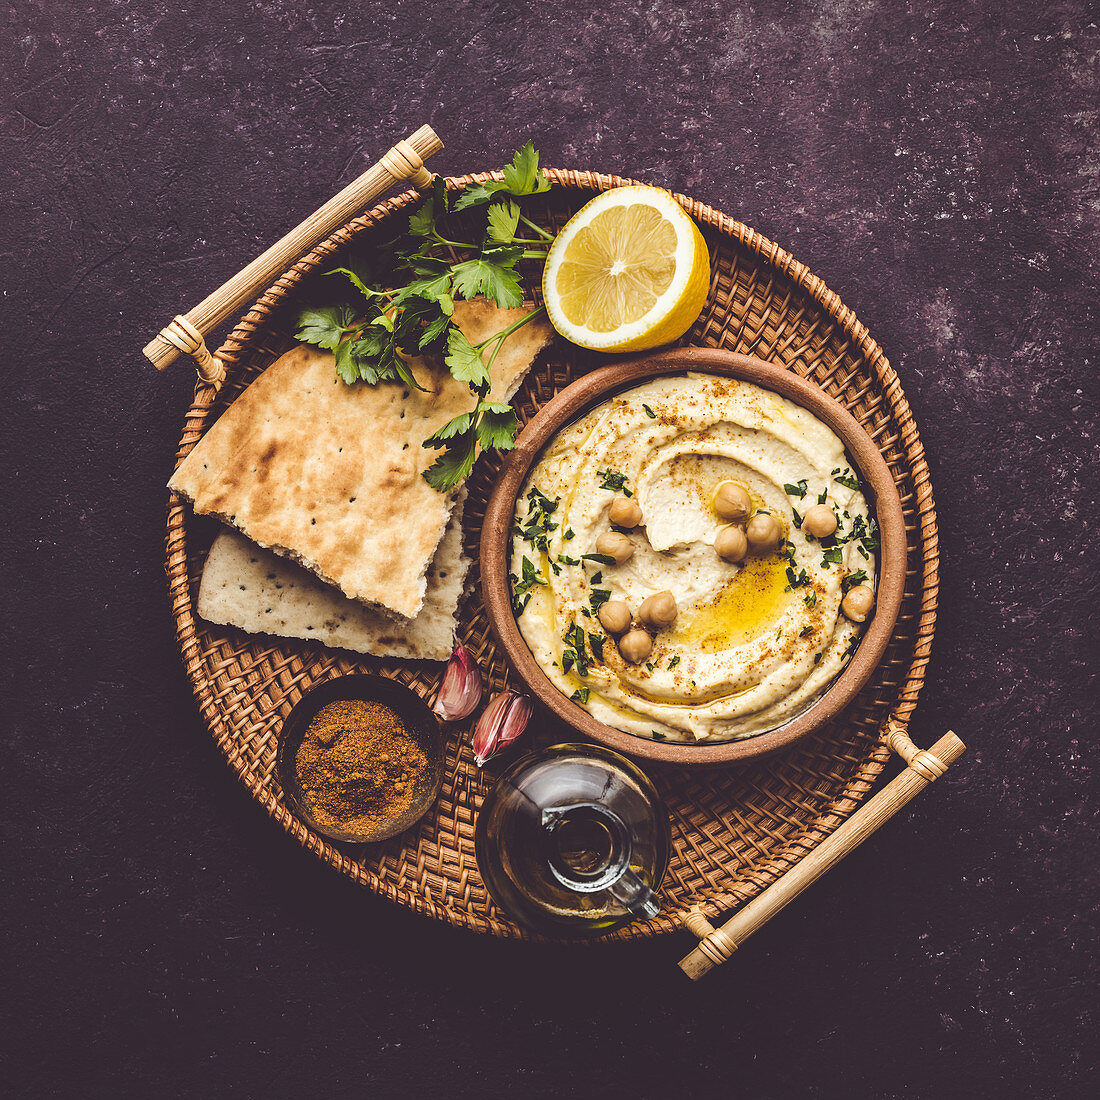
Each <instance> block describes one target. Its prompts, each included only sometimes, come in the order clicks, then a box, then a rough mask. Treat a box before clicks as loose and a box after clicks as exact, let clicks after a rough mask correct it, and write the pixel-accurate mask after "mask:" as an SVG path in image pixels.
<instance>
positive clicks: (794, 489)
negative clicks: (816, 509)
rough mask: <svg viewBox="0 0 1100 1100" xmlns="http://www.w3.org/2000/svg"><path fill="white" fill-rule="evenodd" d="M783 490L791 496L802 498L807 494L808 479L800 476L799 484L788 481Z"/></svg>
mask: <svg viewBox="0 0 1100 1100" xmlns="http://www.w3.org/2000/svg"><path fill="white" fill-rule="evenodd" d="M783 492H785V493H786V494H787V496H789V497H799V498H800V499H801V498H802V497H804V496H805V495H806V479H805V478H804V477H803V478H800V479H799V481H798V484H797V485H791V484H790V482H788V483H787V484H786V485H784V486H783Z"/></svg>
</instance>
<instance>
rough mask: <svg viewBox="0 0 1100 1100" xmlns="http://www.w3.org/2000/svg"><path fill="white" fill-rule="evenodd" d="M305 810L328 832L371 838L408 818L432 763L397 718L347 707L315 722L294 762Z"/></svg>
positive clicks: (336, 707)
mask: <svg viewBox="0 0 1100 1100" xmlns="http://www.w3.org/2000/svg"><path fill="white" fill-rule="evenodd" d="M295 767H296V769H297V773H298V783H299V785H300V787H301V790H302V795H303V797H304V799H305V803H306V806H305V808H306V809H307V810H308V812H309V813H310V814H311V815H312V816H313V819H314V820H315V821H316V822H317V824H318V826H320V827H321V828H322V829H327V830H337V831H340V832H346V833H356V834H370V833H372V832H375V831H377V830H378V829H379V828H380V827H382V826H385V825H386V824H387V823H388V822H392V821H395V820H397V819H399V818H401V817H402V816H403V815H405V814H407V813H409V811H410V810H411V809H412V808H413V806H414V803H416V802H417V801H418V799H419V798H420V796H421V795H422V793H423V789H424V784H425V782H426V781H427V779H428V772H429V762H428V758H427V756H426V755H425V754H424V751H423V750H422V749H421V747H420V745H419V744H418V743H417V739H416V736H415V734H414V733H413V732H412V731H411V730H410V729H409V728H408V727H407V726H406V725H405V723H404V722H403V721H402V719H401V717H400V716H399V715H398V714H397V712H396V711H394V710H392V709H391V708H390V707H388V706H386V705H385V704H383V703H377V702H371V701H368V700H365V699H340V700H337V701H336V702H332V703H328V704H326V705H325V706H323V707H321V709H320V710H319V711H318V712H317V713H316V714H315V715H314V716H313V719H312V721H311V722H310V723H309V726H308V727H307V729H306V731H305V734H304V735H303V737H302V742H301V744H300V745H299V746H298V751H297V753H296V754H295Z"/></svg>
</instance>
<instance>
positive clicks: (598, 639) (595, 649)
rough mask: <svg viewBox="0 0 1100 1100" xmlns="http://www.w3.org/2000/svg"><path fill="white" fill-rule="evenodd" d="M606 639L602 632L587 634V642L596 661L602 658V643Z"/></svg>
mask: <svg viewBox="0 0 1100 1100" xmlns="http://www.w3.org/2000/svg"><path fill="white" fill-rule="evenodd" d="M606 640H607V639H606V638H604V636H603V635H602V634H592V633H589V635H588V644H589V645H590V646H591V647H592V655H593V656H594V657H595V658H596V660H597V661H602V660H603V644H604V642H605V641H606Z"/></svg>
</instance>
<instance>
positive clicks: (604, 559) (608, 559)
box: [581, 554, 615, 579]
mask: <svg viewBox="0 0 1100 1100" xmlns="http://www.w3.org/2000/svg"><path fill="white" fill-rule="evenodd" d="M581 561H594V562H599V564H600V565H614V564H615V559H614V558H613V557H612V556H611V555H610V554H581ZM593 579H594V578H593Z"/></svg>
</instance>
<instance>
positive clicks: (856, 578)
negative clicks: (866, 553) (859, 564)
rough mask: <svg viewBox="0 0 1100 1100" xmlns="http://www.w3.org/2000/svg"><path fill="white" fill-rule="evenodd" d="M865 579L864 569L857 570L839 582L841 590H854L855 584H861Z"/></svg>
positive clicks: (865, 571) (865, 572)
mask: <svg viewBox="0 0 1100 1100" xmlns="http://www.w3.org/2000/svg"><path fill="white" fill-rule="evenodd" d="M866 579H867V570H866V569H859V570H857V571H856V572H855V573H849V574H848V576H846V577H845V578H844V580H842V581H841V582H840V587H841V590H842V591H844V592H847V591H848V590H849V589H851V588H855V586H856V585H857V584H862V583H863V582H864V581H865V580H866Z"/></svg>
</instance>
